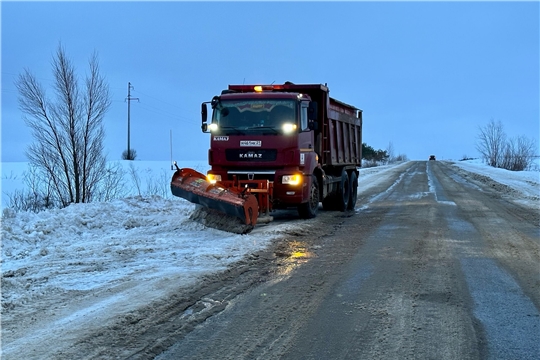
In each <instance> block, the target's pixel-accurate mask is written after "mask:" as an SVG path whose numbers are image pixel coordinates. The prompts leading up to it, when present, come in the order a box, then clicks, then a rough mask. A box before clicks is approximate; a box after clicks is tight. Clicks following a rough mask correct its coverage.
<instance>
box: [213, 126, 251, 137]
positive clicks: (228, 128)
mask: <svg viewBox="0 0 540 360" xmlns="http://www.w3.org/2000/svg"><path fill="white" fill-rule="evenodd" d="M219 129H220V130H224V131H230V130H232V131H236V132H237V133H239V134H241V135H245V134H246V133H245V132H243V131H242V130H240V129H239V128H237V127H234V126H220V127H219Z"/></svg>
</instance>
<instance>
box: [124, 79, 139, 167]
mask: <svg viewBox="0 0 540 360" xmlns="http://www.w3.org/2000/svg"><path fill="white" fill-rule="evenodd" d="M131 89H133V86H131V83H130V82H128V95H127V98H126V100H127V102H128V134H127V159H128V160H133V159H132V158H131V150H130V148H129V125H130V124H129V123H130V121H129V115H130V104H131V100H137V101H139V98H132V97H131Z"/></svg>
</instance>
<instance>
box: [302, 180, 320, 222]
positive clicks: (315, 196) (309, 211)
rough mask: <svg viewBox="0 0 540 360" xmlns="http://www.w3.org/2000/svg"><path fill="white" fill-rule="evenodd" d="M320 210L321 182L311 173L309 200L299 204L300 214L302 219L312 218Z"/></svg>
mask: <svg viewBox="0 0 540 360" xmlns="http://www.w3.org/2000/svg"><path fill="white" fill-rule="evenodd" d="M318 211H319V183H318V182H317V178H316V177H315V176H314V175H311V185H310V188H309V200H308V202H305V203H302V204H300V205H298V214H299V215H300V217H301V218H302V219H312V218H314V217H315V216H317V212H318Z"/></svg>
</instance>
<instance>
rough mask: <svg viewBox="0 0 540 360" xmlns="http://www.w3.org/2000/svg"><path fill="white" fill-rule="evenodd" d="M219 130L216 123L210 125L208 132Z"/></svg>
mask: <svg viewBox="0 0 540 360" xmlns="http://www.w3.org/2000/svg"><path fill="white" fill-rule="evenodd" d="M217 129H218V124H215V123H212V124H208V130H210V131H216V130H217Z"/></svg>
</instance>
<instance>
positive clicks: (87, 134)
mask: <svg viewBox="0 0 540 360" xmlns="http://www.w3.org/2000/svg"><path fill="white" fill-rule="evenodd" d="M52 68H53V77H54V90H55V95H56V96H55V97H54V100H50V99H49V98H48V97H47V96H46V92H45V90H44V88H43V87H42V86H41V84H40V83H38V81H37V80H36V77H35V76H34V75H33V74H31V73H30V71H29V70H28V69H26V70H25V71H24V73H23V74H21V75H19V78H18V80H17V82H16V86H17V89H18V91H19V105H20V108H21V110H22V111H23V113H25V115H26V116H25V117H24V120H25V123H26V124H27V125H28V126H29V127H30V129H31V130H32V136H33V138H34V142H33V143H32V144H31V145H30V146H29V148H28V149H27V151H26V155H27V156H28V159H29V162H30V164H31V165H32V166H34V167H36V169H38V171H39V175H40V176H41V177H42V178H43V180H44V181H45V183H50V184H51V189H52V193H51V196H52V200H53V203H54V204H55V205H57V206H62V207H63V206H67V205H69V204H70V203H79V202H90V201H92V198H93V196H94V194H95V193H96V191H97V187H98V186H99V183H100V181H102V179H103V177H104V176H105V174H106V171H105V169H106V158H105V156H104V153H103V141H104V137H105V132H104V129H103V117H104V116H105V113H106V112H107V110H108V108H109V106H110V104H111V99H110V95H109V87H108V84H107V83H106V82H105V79H104V77H102V76H101V74H100V72H99V65H98V59H97V55H96V54H95V53H94V54H93V55H92V56H91V57H90V60H89V68H90V71H89V73H88V74H87V75H86V79H85V86H84V87H83V88H82V89H81V87H80V86H79V81H78V79H77V76H76V74H75V68H74V66H73V64H72V63H71V61H70V60H69V59H68V58H67V56H66V53H65V51H64V49H63V48H62V46H61V45H59V47H58V50H57V52H56V55H55V56H54V57H53V61H52Z"/></svg>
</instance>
